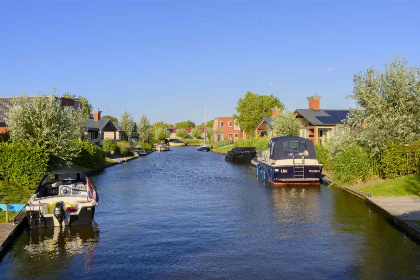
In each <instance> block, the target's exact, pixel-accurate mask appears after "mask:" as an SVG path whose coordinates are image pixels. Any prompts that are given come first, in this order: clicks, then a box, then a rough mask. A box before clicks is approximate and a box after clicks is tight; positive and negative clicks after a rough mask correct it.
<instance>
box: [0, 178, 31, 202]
mask: <svg viewBox="0 0 420 280" xmlns="http://www.w3.org/2000/svg"><path fill="white" fill-rule="evenodd" d="M34 191H35V190H31V189H29V188H27V187H19V186H15V185H12V184H10V183H8V182H6V181H3V180H0V197H1V198H0V203H9V204H14V203H16V204H25V203H26V202H28V199H29V198H30V197H31V196H32V195H33V194H34Z"/></svg>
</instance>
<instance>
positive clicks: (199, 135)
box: [191, 127, 203, 139]
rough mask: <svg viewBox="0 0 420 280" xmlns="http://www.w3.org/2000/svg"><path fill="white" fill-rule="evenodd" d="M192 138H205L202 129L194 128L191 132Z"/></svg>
mask: <svg viewBox="0 0 420 280" xmlns="http://www.w3.org/2000/svg"><path fill="white" fill-rule="evenodd" d="M191 136H192V137H194V138H196V139H198V138H203V132H201V129H200V128H198V127H194V128H193V129H192V130H191Z"/></svg>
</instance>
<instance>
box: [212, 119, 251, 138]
mask: <svg viewBox="0 0 420 280" xmlns="http://www.w3.org/2000/svg"><path fill="white" fill-rule="evenodd" d="M213 131H214V133H213V140H214V141H222V140H227V139H229V140H232V141H233V142H235V141H236V140H238V139H241V138H244V131H243V130H242V129H241V127H240V126H239V123H238V122H237V121H236V120H234V119H233V117H219V118H215V119H214V123H213ZM216 131H220V134H219V135H218V133H216Z"/></svg>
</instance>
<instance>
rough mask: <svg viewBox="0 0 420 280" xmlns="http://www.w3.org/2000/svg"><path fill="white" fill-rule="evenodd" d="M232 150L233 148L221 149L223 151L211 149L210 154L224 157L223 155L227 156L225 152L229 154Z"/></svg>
mask: <svg viewBox="0 0 420 280" xmlns="http://www.w3.org/2000/svg"><path fill="white" fill-rule="evenodd" d="M233 148H235V147H226V148H223V149H213V150H212V152H215V153H218V154H223V155H225V154H227V152H229V151H230V150H232V149H233Z"/></svg>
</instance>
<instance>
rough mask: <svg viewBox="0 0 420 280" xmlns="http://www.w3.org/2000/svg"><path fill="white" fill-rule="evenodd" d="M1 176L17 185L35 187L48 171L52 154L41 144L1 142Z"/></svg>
mask: <svg viewBox="0 0 420 280" xmlns="http://www.w3.org/2000/svg"><path fill="white" fill-rule="evenodd" d="M0 159H1V160H0V177H2V178H3V179H4V180H6V181H8V182H10V183H12V184H14V185H17V186H25V187H28V188H30V189H35V188H36V187H37V186H38V184H39V182H40V181H41V179H42V176H43V175H44V172H46V171H47V168H48V162H49V160H50V155H49V153H48V151H47V150H46V149H45V148H44V147H42V146H39V145H32V144H26V143H17V142H14V143H0Z"/></svg>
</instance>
